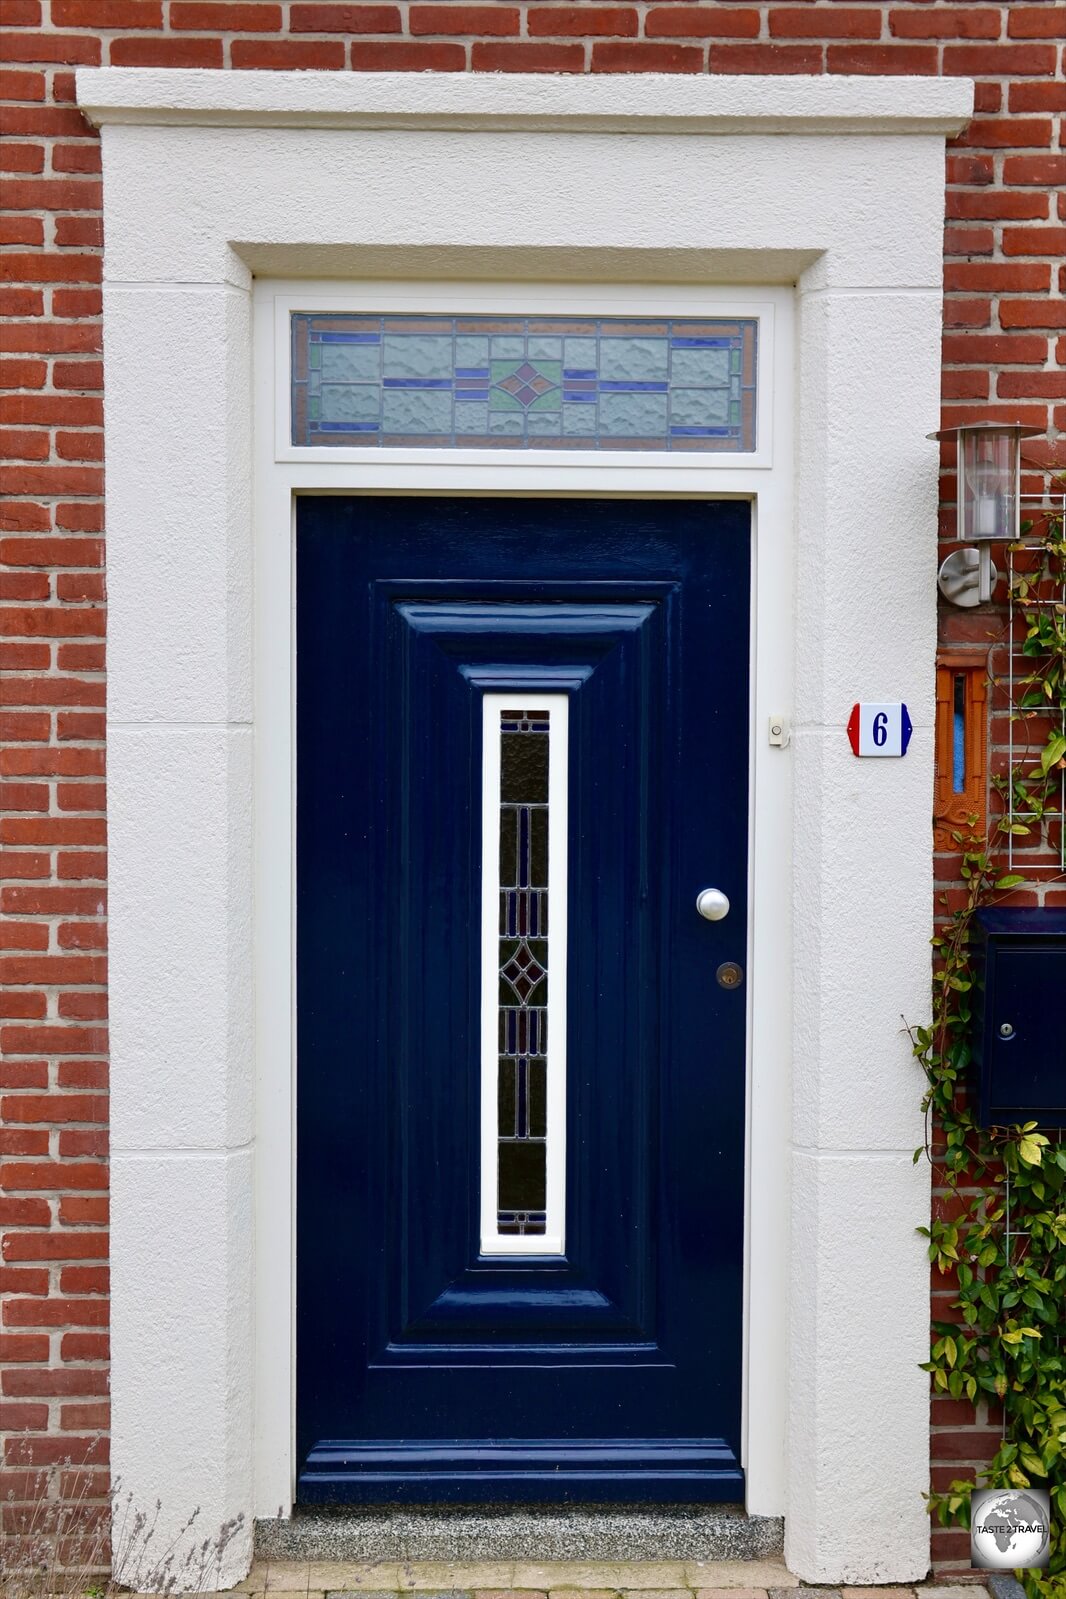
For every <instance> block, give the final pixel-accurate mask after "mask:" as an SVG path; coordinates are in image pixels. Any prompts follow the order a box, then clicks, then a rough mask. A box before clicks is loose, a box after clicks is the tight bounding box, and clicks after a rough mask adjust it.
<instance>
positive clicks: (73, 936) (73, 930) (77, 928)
mask: <svg viewBox="0 0 1066 1599" xmlns="http://www.w3.org/2000/svg"><path fill="white" fill-rule="evenodd" d="M57 932H58V939H59V947H60V949H106V948H107V924H106V923H104V922H61V923H60V925H59V928H58V930H57Z"/></svg>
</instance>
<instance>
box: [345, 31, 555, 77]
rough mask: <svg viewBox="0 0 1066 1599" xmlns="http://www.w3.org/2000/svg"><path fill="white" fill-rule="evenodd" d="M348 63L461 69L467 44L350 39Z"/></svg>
mask: <svg viewBox="0 0 1066 1599" xmlns="http://www.w3.org/2000/svg"><path fill="white" fill-rule="evenodd" d="M486 48H488V47H486ZM492 48H496V49H500V48H503V47H502V46H498V45H497V46H494V47H492ZM531 48H532V47H531ZM351 64H352V67H353V69H354V70H355V71H356V72H461V71H462V70H463V68H464V67H465V66H466V48H465V46H464V45H461V44H444V43H434V44H431V43H430V42H429V41H428V40H425V39H419V40H407V39H404V40H399V39H397V40H396V41H395V42H393V41H391V40H384V41H381V42H378V41H374V42H373V43H367V44H355V43H353V44H352V47H351Z"/></svg>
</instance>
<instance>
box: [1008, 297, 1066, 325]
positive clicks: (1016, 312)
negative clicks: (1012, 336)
mask: <svg viewBox="0 0 1066 1599" xmlns="http://www.w3.org/2000/svg"><path fill="white" fill-rule="evenodd" d="M999 321H1000V326H1001V327H1004V328H1066V300H1001V301H1000V304H999Z"/></svg>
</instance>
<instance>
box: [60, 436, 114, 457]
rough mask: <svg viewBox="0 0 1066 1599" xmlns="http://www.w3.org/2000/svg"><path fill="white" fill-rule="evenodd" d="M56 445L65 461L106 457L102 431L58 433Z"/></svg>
mask: <svg viewBox="0 0 1066 1599" xmlns="http://www.w3.org/2000/svg"><path fill="white" fill-rule="evenodd" d="M54 447H55V453H56V454H57V455H58V456H60V457H61V459H62V460H64V461H102V460H103V458H104V438H103V434H102V433H57V434H56V435H55V441H54Z"/></svg>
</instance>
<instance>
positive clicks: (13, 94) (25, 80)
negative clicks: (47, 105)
mask: <svg viewBox="0 0 1066 1599" xmlns="http://www.w3.org/2000/svg"><path fill="white" fill-rule="evenodd" d="M45 93H46V87H45V79H44V73H43V72H8V71H0V98H3V99H4V100H43V99H44V98H45Z"/></svg>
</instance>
